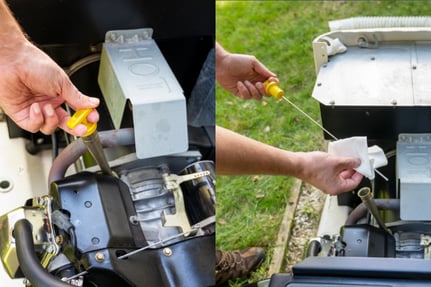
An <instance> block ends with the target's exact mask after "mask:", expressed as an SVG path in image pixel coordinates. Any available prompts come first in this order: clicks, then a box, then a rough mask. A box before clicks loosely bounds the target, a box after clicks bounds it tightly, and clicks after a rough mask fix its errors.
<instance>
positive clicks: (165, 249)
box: [163, 247, 172, 257]
mask: <svg viewBox="0 0 431 287" xmlns="http://www.w3.org/2000/svg"><path fill="white" fill-rule="evenodd" d="M163 255H165V256H168V257H169V256H171V255H172V249H170V248H169V247H165V248H163Z"/></svg>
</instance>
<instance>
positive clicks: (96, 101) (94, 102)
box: [90, 98, 100, 105]
mask: <svg viewBox="0 0 431 287" xmlns="http://www.w3.org/2000/svg"><path fill="white" fill-rule="evenodd" d="M99 102H100V101H99V99H98V98H90V103H92V104H93V105H98V104H99Z"/></svg>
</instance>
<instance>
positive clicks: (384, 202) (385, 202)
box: [344, 198, 400, 225]
mask: <svg viewBox="0 0 431 287" xmlns="http://www.w3.org/2000/svg"><path fill="white" fill-rule="evenodd" d="M374 203H375V204H376V205H377V208H378V209H379V210H400V200H399V199H393V198H376V199H374ZM367 213H368V208H367V207H366V206H365V204H364V203H361V204H359V205H358V206H357V207H356V208H355V209H353V210H352V212H350V214H349V216H348V217H347V219H346V222H345V223H344V224H345V225H353V224H356V222H358V220H359V219H361V218H363V217H365V216H366V215H367Z"/></svg>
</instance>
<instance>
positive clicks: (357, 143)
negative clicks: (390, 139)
mask: <svg viewBox="0 0 431 287" xmlns="http://www.w3.org/2000/svg"><path fill="white" fill-rule="evenodd" d="M328 153H329V154H332V155H336V156H343V157H356V158H359V159H361V165H360V166H359V167H357V168H355V170H356V171H357V172H359V173H361V174H363V175H364V176H365V177H367V178H369V179H370V180H373V179H374V177H375V174H374V170H375V169H376V168H379V167H382V166H385V165H387V164H388V160H387V158H386V155H385V153H384V152H383V150H382V149H381V148H380V147H379V146H376V145H374V146H372V147H368V144H367V137H351V138H346V139H342V140H337V141H334V142H329V144H328Z"/></svg>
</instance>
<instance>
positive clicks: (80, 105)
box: [61, 80, 100, 111]
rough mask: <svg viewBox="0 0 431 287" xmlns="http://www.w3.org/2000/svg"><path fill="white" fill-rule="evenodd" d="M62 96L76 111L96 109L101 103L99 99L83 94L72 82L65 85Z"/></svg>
mask: <svg viewBox="0 0 431 287" xmlns="http://www.w3.org/2000/svg"><path fill="white" fill-rule="evenodd" d="M61 96H62V97H63V99H64V101H65V102H66V103H67V104H68V105H69V106H70V107H71V108H72V109H74V110H75V111H76V110H78V109H87V108H96V107H97V106H98V105H99V103H100V100H99V99H98V98H94V97H88V96H86V95H84V94H83V93H81V92H80V91H79V90H78V89H77V88H76V87H75V86H74V85H73V84H72V82H70V80H69V81H67V82H66V83H64V85H63V89H62V95H61Z"/></svg>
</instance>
